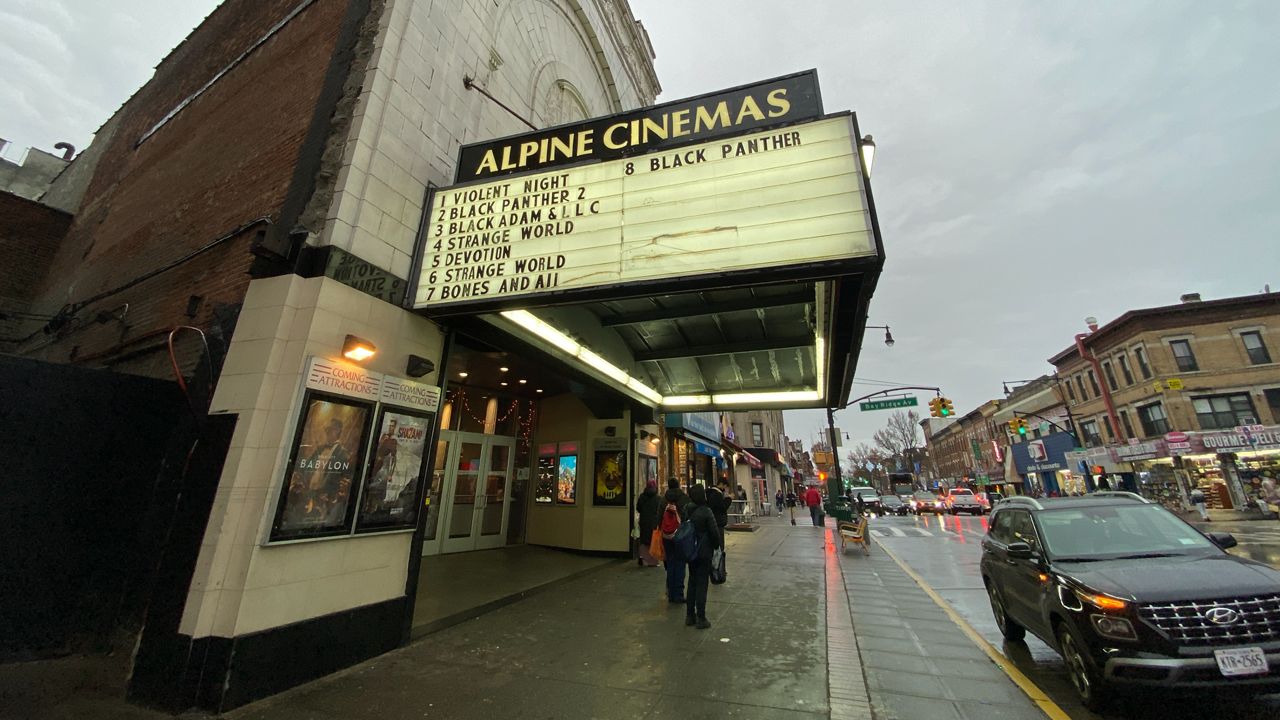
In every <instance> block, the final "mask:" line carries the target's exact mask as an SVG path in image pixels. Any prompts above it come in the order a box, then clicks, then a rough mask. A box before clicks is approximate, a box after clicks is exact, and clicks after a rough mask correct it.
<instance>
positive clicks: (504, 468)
mask: <svg viewBox="0 0 1280 720" xmlns="http://www.w3.org/2000/svg"><path fill="white" fill-rule="evenodd" d="M515 444H516V439H515V438H513V437H505V436H501V435H485V434H483V433H472V432H457V431H452V430H443V431H441V433H440V442H439V444H438V445H437V448H436V461H435V467H434V468H433V475H434V477H433V478H432V480H433V482H432V493H431V499H430V504H429V506H428V519H427V536H428V537H427V539H426V541H425V543H424V546H423V554H433V553H437V552H444V553H451V552H464V551H467V550H487V549H491V548H498V547H502V546H503V545H505V544H506V539H507V522H508V521H509V519H510V516H511V477H512V466H513V464H514V462H515Z"/></svg>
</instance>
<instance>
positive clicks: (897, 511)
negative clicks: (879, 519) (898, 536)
mask: <svg viewBox="0 0 1280 720" xmlns="http://www.w3.org/2000/svg"><path fill="white" fill-rule="evenodd" d="M880 507H881V508H883V509H884V514H885V515H909V514H911V506H910V505H907V504H906V503H904V502H902V498H900V497H898V496H897V495H881V496H880Z"/></svg>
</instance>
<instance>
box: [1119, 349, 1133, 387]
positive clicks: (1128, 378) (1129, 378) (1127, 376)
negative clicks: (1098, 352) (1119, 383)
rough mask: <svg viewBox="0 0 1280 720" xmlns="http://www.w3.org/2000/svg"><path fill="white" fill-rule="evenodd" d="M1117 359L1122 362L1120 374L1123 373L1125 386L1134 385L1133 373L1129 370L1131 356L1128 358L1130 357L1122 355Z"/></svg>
mask: <svg viewBox="0 0 1280 720" xmlns="http://www.w3.org/2000/svg"><path fill="white" fill-rule="evenodd" d="M1116 359H1117V360H1119V361H1120V373H1121V374H1122V375H1124V384H1125V385H1132V384H1133V373H1132V372H1131V371H1130V370H1129V356H1128V355H1121V356H1120V357H1118V358H1116Z"/></svg>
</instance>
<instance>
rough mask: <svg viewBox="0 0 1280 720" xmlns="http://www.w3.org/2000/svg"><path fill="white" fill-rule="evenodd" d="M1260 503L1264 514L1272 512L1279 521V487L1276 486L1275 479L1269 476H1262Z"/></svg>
mask: <svg viewBox="0 0 1280 720" xmlns="http://www.w3.org/2000/svg"><path fill="white" fill-rule="evenodd" d="M1262 503H1263V507H1262V511H1263V513H1264V514H1265V513H1270V512H1274V513H1275V515H1276V518H1277V519H1280V487H1277V486H1276V479H1275V478H1273V477H1271V476H1270V475H1263V476H1262ZM1273 506H1274V509H1273Z"/></svg>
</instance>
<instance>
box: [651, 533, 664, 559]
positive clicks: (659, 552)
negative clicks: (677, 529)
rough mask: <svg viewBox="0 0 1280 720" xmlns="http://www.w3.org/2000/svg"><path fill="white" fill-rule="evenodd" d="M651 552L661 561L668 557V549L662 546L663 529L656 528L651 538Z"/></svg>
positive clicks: (654, 557)
mask: <svg viewBox="0 0 1280 720" xmlns="http://www.w3.org/2000/svg"><path fill="white" fill-rule="evenodd" d="M649 554H650V555H652V556H653V559H654V560H658V561H659V562H661V561H663V560H666V559H667V551H666V549H665V548H663V547H662V531H661V530H654V531H653V535H652V536H651V537H650V538H649Z"/></svg>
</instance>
